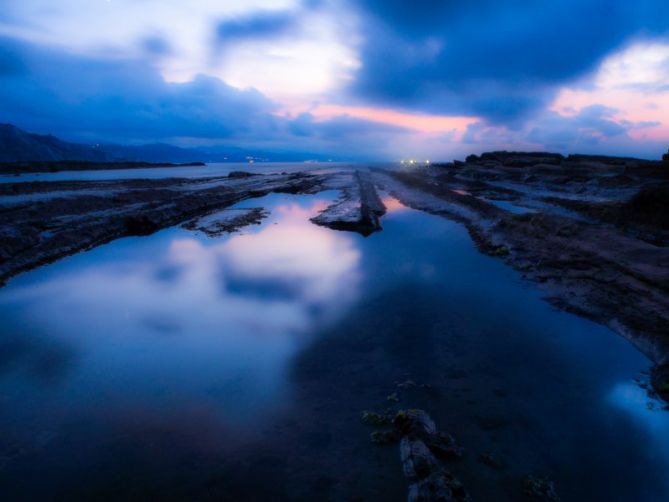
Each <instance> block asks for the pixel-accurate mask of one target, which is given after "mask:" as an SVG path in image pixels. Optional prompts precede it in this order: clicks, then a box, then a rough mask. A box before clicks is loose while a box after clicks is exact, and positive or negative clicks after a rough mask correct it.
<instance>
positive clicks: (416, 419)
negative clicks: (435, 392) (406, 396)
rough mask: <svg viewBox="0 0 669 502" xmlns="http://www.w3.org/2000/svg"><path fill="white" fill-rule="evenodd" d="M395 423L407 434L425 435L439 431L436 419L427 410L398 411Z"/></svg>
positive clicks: (401, 431)
mask: <svg viewBox="0 0 669 502" xmlns="http://www.w3.org/2000/svg"><path fill="white" fill-rule="evenodd" d="M393 425H394V426H395V427H396V428H397V430H399V431H400V433H402V434H403V435H405V436H417V437H425V436H431V435H433V434H436V433H437V426H436V425H435V423H434V420H432V418H431V417H430V415H428V414H427V413H426V412H425V411H423V410H418V409H410V410H401V411H398V412H397V414H396V415H395V418H394V420H393Z"/></svg>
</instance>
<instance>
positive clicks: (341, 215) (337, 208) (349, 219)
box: [311, 171, 386, 236]
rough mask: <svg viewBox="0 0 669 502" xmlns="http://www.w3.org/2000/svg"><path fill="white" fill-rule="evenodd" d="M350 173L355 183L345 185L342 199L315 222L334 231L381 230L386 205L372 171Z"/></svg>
mask: <svg viewBox="0 0 669 502" xmlns="http://www.w3.org/2000/svg"><path fill="white" fill-rule="evenodd" d="M350 176H352V178H353V180H352V181H353V182H352V183H349V184H346V185H344V186H343V188H342V196H341V197H340V199H339V200H337V202H335V203H334V204H332V205H331V206H329V207H328V208H326V209H325V210H324V211H322V212H321V213H320V214H319V215H318V216H316V217H314V218H312V219H311V221H312V222H314V223H315V224H317V225H321V226H324V227H329V228H332V229H334V230H349V231H353V232H358V233H360V234H362V235H364V236H367V235H370V234H372V233H374V232H377V231H379V230H381V222H380V218H381V216H383V215H384V214H385V212H386V208H385V206H384V205H383V202H381V199H380V198H379V195H378V194H377V192H376V189H375V188H374V184H373V183H372V181H371V179H370V175H369V173H366V172H362V171H356V172H355V173H353V174H352V175H350Z"/></svg>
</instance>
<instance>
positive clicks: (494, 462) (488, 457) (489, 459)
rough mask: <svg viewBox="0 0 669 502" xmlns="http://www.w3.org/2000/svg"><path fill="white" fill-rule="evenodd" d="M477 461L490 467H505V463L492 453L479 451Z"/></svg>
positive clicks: (499, 468) (500, 468)
mask: <svg viewBox="0 0 669 502" xmlns="http://www.w3.org/2000/svg"><path fill="white" fill-rule="evenodd" d="M479 462H481V463H482V464H483V465H487V466H488V467H491V468H492V469H497V470H502V469H505V468H506V464H505V463H504V462H503V461H502V460H500V459H499V458H497V456H496V455H495V454H494V453H481V455H479Z"/></svg>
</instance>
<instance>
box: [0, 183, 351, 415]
mask: <svg viewBox="0 0 669 502" xmlns="http://www.w3.org/2000/svg"><path fill="white" fill-rule="evenodd" d="M252 202H253V203H254V204H255V205H265V206H266V207H269V208H270V209H271V211H272V215H271V216H270V218H269V219H268V220H266V221H265V223H263V225H262V226H260V227H252V228H249V229H247V230H246V231H245V232H246V233H242V234H235V235H232V236H227V237H223V238H220V239H216V240H211V239H208V238H205V237H203V236H199V235H197V234H193V233H189V232H186V231H184V230H181V229H170V230H167V231H164V232H161V233H159V234H156V235H154V236H151V237H149V238H142V239H135V238H133V239H123V240H121V241H116V242H114V243H111V244H110V245H108V246H105V247H104V248H98V249H96V250H93V251H92V252H90V253H86V254H83V255H78V256H75V257H71V258H69V259H67V260H65V261H68V260H78V261H79V264H80V265H81V266H77V267H72V266H70V267H69V268H68V267H65V268H63V269H62V270H58V267H60V266H62V263H63V262H59V263H56V264H55V265H53V266H52V267H53V268H52V269H51V270H50V273H49V275H47V276H46V280H38V281H32V282H29V283H27V284H22V283H18V284H15V285H10V286H9V287H8V288H6V289H5V291H3V292H2V294H1V295H0V311H2V314H3V315H5V312H6V313H7V315H8V316H14V317H15V318H17V322H21V323H23V324H24V326H25V327H26V329H27V330H29V332H31V333H33V334H34V335H35V336H37V337H38V338H41V339H42V340H48V339H50V338H57V339H62V340H64V341H67V342H68V343H69V344H72V345H73V346H76V348H77V350H78V351H79V352H81V353H82V354H83V356H82V359H83V362H82V364H81V365H80V367H79V368H78V370H77V371H76V372H75V374H74V375H72V376H71V381H70V382H68V385H70V386H75V387H76V388H77V392H78V393H79V398H78V399H77V400H76V405H77V406H81V405H82V403H85V402H88V403H90V404H91V405H93V404H94V403H95V402H96V401H101V400H106V401H107V404H108V403H110V401H109V400H111V403H113V402H114V401H113V400H114V399H115V400H117V401H120V402H121V403H125V404H126V405H127V404H128V401H134V400H137V402H139V401H141V402H143V403H153V405H159V404H161V403H162V404H166V405H168V406H169V405H170V404H173V403H174V402H175V401H179V402H180V404H181V405H187V404H188V403H187V401H188V400H192V401H197V400H198V399H199V400H202V399H204V400H207V399H211V397H212V396H215V400H216V404H217V405H218V404H220V405H221V406H222V407H223V408H224V409H225V415H226V416H227V418H231V417H230V416H229V415H230V414H232V415H233V416H234V415H237V418H243V416H248V414H249V413H250V414H253V413H257V412H258V411H260V409H261V408H263V407H264V406H266V405H269V404H271V403H274V402H276V401H277V400H279V399H280V396H281V395H282V394H283V393H284V392H285V391H286V388H285V385H286V382H285V378H284V375H285V372H286V366H287V364H288V362H289V360H290V357H291V356H292V355H293V354H294V353H295V352H296V351H297V350H299V349H300V348H301V347H302V346H303V345H304V344H305V343H307V342H308V340H309V334H310V333H311V332H313V330H315V329H316V328H317V327H320V326H322V325H323V323H327V322H332V321H334V320H336V319H337V318H338V317H339V316H340V315H341V314H342V313H343V312H345V310H346V307H347V306H348V305H350V304H351V303H352V302H354V301H355V299H356V298H357V296H358V283H359V280H360V278H361V272H360V270H359V266H360V257H361V255H360V251H359V250H358V249H357V247H356V244H355V237H354V236H351V235H349V234H345V233H340V232H333V231H330V230H327V229H323V228H321V227H317V226H315V225H313V224H311V223H310V222H309V220H308V218H309V217H310V216H313V215H314V214H315V213H316V212H317V211H318V210H319V209H321V208H322V207H324V205H325V204H326V201H325V200H322V199H321V198H317V197H315V196H303V197H291V196H287V195H276V196H274V195H272V196H269V197H267V198H265V199H264V200H263V201H259V200H255V201H252ZM129 251H130V252H129ZM54 269H56V270H54ZM40 273H41V271H40V270H38V271H35V272H33V274H34V275H39V274H40ZM19 284H21V285H19ZM12 286H14V287H12ZM17 305H20V308H18V309H13V306H14V307H16V306H17ZM12 311H13V312H14V313H13V314H11V313H10V312H12ZM17 316H18V317H17ZM156 335H158V338H156ZM81 397H89V398H90V399H88V400H87V399H81ZM184 401H186V402H184ZM120 405H121V404H120ZM232 418H234V417H232Z"/></svg>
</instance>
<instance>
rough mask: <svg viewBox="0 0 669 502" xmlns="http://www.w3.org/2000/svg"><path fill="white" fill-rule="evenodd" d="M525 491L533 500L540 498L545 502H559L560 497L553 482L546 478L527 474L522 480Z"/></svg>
mask: <svg viewBox="0 0 669 502" xmlns="http://www.w3.org/2000/svg"><path fill="white" fill-rule="evenodd" d="M524 485H525V493H526V494H527V495H529V496H530V497H531V498H532V499H533V500H541V501H546V502H559V501H560V497H559V496H558V494H557V492H556V491H555V485H554V484H553V482H552V481H551V480H550V479H548V478H546V477H543V478H537V477H534V476H527V478H525V481H524Z"/></svg>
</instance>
